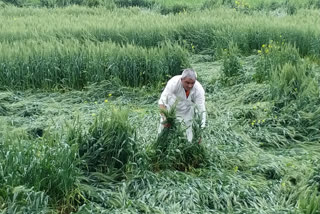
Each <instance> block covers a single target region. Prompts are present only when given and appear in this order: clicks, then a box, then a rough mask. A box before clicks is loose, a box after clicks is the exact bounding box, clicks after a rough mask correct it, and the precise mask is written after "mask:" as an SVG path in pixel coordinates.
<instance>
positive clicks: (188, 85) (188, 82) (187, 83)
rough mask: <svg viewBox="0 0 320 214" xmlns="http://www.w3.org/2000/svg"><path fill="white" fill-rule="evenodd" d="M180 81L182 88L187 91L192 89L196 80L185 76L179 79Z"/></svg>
mask: <svg viewBox="0 0 320 214" xmlns="http://www.w3.org/2000/svg"><path fill="white" fill-rule="evenodd" d="M181 82H182V85H183V88H184V90H186V91H189V90H191V89H192V87H193V85H194V83H195V82H196V81H195V80H193V79H191V78H189V77H185V78H183V79H181Z"/></svg>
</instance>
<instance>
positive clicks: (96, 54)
mask: <svg viewBox="0 0 320 214" xmlns="http://www.w3.org/2000/svg"><path fill="white" fill-rule="evenodd" d="M0 46H1V49H2V50H3V51H4V52H1V54H0V59H1V61H2V63H1V65H0V71H1V72H2V73H3V74H4V75H3V76H2V78H1V80H0V82H1V84H2V88H13V89H28V88H42V89H52V88H74V89H82V88H83V87H85V86H87V85H89V84H92V83H95V82H101V81H103V80H111V79H112V78H117V79H119V80H120V81H121V83H122V84H123V85H126V86H132V87H140V86H146V85H147V86H155V85H157V84H160V83H161V82H162V81H164V80H165V79H166V78H167V76H174V75H176V74H178V73H180V71H181V70H182V69H183V68H184V67H187V66H188V62H187V58H186V57H187V53H186V51H185V50H184V49H183V48H181V47H180V46H178V45H175V44H170V43H166V44H163V45H161V46H159V47H158V48H143V47H139V46H133V45H124V46H120V45H116V44H114V43H110V42H105V43H95V42H91V41H86V42H84V43H81V42H79V41H78V40H65V41H63V42H60V41H58V40H52V41H50V42H43V43H38V42H37V41H26V42H15V43H12V44H9V43H1V44H0Z"/></svg>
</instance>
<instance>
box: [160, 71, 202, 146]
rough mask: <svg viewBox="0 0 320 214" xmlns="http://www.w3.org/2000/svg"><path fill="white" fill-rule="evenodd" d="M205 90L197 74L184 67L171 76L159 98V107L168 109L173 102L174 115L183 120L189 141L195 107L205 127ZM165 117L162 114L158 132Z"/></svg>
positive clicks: (191, 135) (162, 126) (162, 125)
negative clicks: (180, 72)
mask: <svg viewBox="0 0 320 214" xmlns="http://www.w3.org/2000/svg"><path fill="white" fill-rule="evenodd" d="M204 95H205V92H204V89H203V87H202V86H201V84H200V83H199V82H198V81H197V75H196V73H195V71H194V70H193V69H190V68H188V69H185V70H184V71H183V72H182V75H177V76H174V77H172V78H171V79H170V80H169V81H168V83H167V85H166V87H165V89H164V90H163V92H162V94H161V97H160V99H159V102H158V103H159V107H160V108H161V109H168V110H169V109H170V108H171V107H172V106H173V105H174V104H175V102H177V105H176V116H177V119H178V120H179V121H183V122H184V123H185V124H186V126H187V127H188V128H187V131H186V134H187V139H188V141H189V142H191V141H192V137H193V134H192V119H193V116H194V112H195V111H194V110H195V107H196V109H197V110H198V111H199V113H200V114H201V118H202V124H201V127H202V128H204V127H205V122H206V108H205V97H204ZM163 121H165V117H164V116H163V115H162V116H161V119H160V126H159V130H158V132H159V133H160V132H161V131H162V129H163V128H164V127H166V124H163Z"/></svg>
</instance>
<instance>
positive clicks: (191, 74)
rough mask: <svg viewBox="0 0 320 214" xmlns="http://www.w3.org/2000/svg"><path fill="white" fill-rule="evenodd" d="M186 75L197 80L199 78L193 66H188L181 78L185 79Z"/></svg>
mask: <svg viewBox="0 0 320 214" xmlns="http://www.w3.org/2000/svg"><path fill="white" fill-rule="evenodd" d="M186 77H188V78H190V79H193V80H196V79H197V73H196V72H195V71H194V70H193V69H192V68H186V69H184V70H183V72H182V77H181V79H184V78H186Z"/></svg>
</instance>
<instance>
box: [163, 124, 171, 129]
mask: <svg viewBox="0 0 320 214" xmlns="http://www.w3.org/2000/svg"><path fill="white" fill-rule="evenodd" d="M163 127H165V128H170V127H171V124H170V123H164V124H163Z"/></svg>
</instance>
